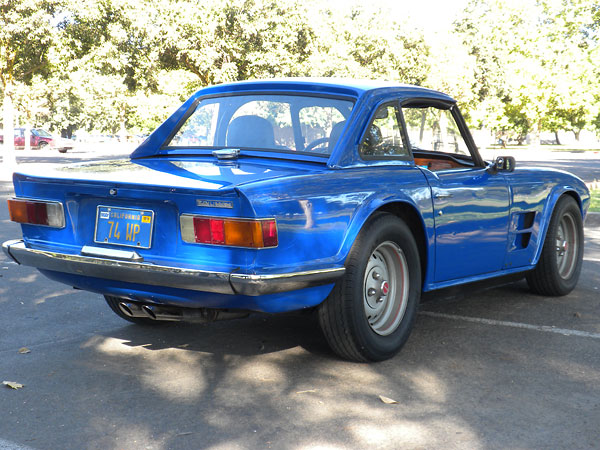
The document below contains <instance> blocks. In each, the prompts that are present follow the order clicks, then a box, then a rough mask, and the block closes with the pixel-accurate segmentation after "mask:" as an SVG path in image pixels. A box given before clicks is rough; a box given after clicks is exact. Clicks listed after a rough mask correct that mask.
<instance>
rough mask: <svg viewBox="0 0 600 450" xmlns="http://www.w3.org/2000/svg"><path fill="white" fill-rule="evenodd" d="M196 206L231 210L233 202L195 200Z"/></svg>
mask: <svg viewBox="0 0 600 450" xmlns="http://www.w3.org/2000/svg"><path fill="white" fill-rule="evenodd" d="M196 206H200V207H203V208H225V209H233V202H229V201H226V200H203V199H201V198H198V199H196Z"/></svg>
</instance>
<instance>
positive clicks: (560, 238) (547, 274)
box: [527, 196, 583, 296]
mask: <svg viewBox="0 0 600 450" xmlns="http://www.w3.org/2000/svg"><path fill="white" fill-rule="evenodd" d="M582 261H583V221H582V219H581V212H580V211H579V207H578V205H577V202H576V201H575V200H574V199H573V198H572V197H569V196H563V197H561V198H560V199H559V200H558V202H557V203H556V206H555V208H554V212H553V214H552V219H551V220H550V225H549V226H548V231H547V232H546V239H545V241H544V247H543V249H542V254H541V256H540V260H539V261H538V263H537V265H536V267H535V269H534V270H532V271H531V272H529V273H528V274H527V283H528V284H529V287H530V289H531V290H532V291H533V292H535V293H536V294H540V295H552V296H559V295H566V294H568V293H569V292H571V291H572V290H573V289H574V288H575V285H576V284H577V281H578V280H579V274H580V273H581V264H582Z"/></svg>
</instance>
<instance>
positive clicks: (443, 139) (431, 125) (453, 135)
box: [402, 107, 471, 156]
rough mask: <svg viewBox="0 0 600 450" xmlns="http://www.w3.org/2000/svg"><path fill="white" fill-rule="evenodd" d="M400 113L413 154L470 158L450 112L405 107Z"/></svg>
mask: <svg viewBox="0 0 600 450" xmlns="http://www.w3.org/2000/svg"><path fill="white" fill-rule="evenodd" d="M402 113H403V114H404V122H405V123H406V128H407V132H408V137H409V139H410V144H411V146H412V149H413V152H414V151H419V150H428V151H435V152H442V153H450V154H459V155H465V156H471V153H470V152H469V148H468V147H467V144H466V143H465V141H464V139H463V137H462V135H461V134H460V130H459V129H458V126H457V125H456V122H455V120H454V117H452V113H451V112H450V110H447V109H438V108H434V107H425V108H412V107H405V108H402Z"/></svg>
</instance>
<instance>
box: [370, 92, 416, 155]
mask: <svg viewBox="0 0 600 450" xmlns="http://www.w3.org/2000/svg"><path fill="white" fill-rule="evenodd" d="M398 118H399V111H398V107H397V106H396V104H395V103H386V104H385V105H381V106H380V107H379V108H377V111H375V115H374V117H373V120H372V121H371V124H370V125H369V127H368V128H367V132H366V133H365V135H364V136H363V139H362V142H361V143H360V147H359V152H360V154H361V156H366V157H378V156H382V157H385V156H392V157H399V156H400V157H402V156H409V153H408V151H407V149H406V148H405V147H404V143H403V142H402V128H401V122H400V121H399V120H398Z"/></svg>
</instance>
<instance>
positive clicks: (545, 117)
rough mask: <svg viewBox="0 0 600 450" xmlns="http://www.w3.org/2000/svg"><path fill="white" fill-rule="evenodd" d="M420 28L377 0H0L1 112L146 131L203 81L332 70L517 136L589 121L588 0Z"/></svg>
mask: <svg viewBox="0 0 600 450" xmlns="http://www.w3.org/2000/svg"><path fill="white" fill-rule="evenodd" d="M429 31H430V30H427V32H426V31H425V30H420V29H418V28H416V27H415V26H414V25H412V23H411V21H410V18H408V17H402V16H399V15H398V14H397V13H394V12H393V11H391V10H389V9H386V8H385V7H382V6H381V4H375V5H372V6H365V5H360V4H358V3H356V4H348V5H347V6H346V7H344V8H343V9H341V8H333V7H332V6H330V4H329V3H327V2H317V1H316V0H309V1H301V0H213V1H210V2H197V1H192V0H135V1H134V0H89V1H86V2H76V1H74V0H53V1H51V0H0V90H1V91H2V103H3V106H4V110H5V114H4V116H5V117H4V121H3V122H4V123H10V121H12V118H11V113H10V112H7V109H11V108H13V109H14V110H15V111H16V116H17V118H18V121H19V122H20V123H24V122H27V123H30V124H31V125H35V126H44V127H48V128H50V129H51V130H52V131H57V132H62V133H63V134H66V135H69V134H70V133H71V132H73V131H75V130H96V131H98V132H105V133H113V134H114V133H124V132H127V133H147V132H149V131H151V130H152V129H153V128H155V127H156V126H157V125H158V124H159V123H160V122H161V121H162V120H164V119H165V118H166V117H167V115H168V113H169V112H170V111H172V110H173V108H175V107H176V106H178V104H179V103H180V102H181V101H182V100H183V99H185V98H186V97H187V96H189V95H190V94H191V93H192V92H193V91H195V90H196V89H198V88H201V87H204V86H207V85H211V84H216V83H222V82H227V81H235V80H245V79H256V78H270V77H287V76H342V77H352V78H376V79H387V80H393V81H399V82H403V83H411V84H417V85H424V86H428V87H431V88H434V89H440V90H443V91H445V92H448V93H450V94H451V95H454V96H455V97H456V98H457V99H458V100H459V101H460V106H461V109H462V110H463V113H464V114H465V116H466V117H467V119H468V121H469V122H470V123H471V125H472V126H475V127H486V128H488V129H492V130H495V131H496V132H497V133H499V134H506V135H509V136H511V137H513V138H515V139H518V140H522V139H524V137H525V135H526V134H528V133H534V134H535V133H540V132H541V131H550V132H555V133H556V132H558V131H561V130H562V131H572V132H573V133H574V135H575V136H577V137H578V136H579V133H580V132H581V131H582V130H583V129H590V130H597V131H600V109H599V108H598V106H597V105H598V103H599V100H600V83H599V81H598V80H599V79H600V51H599V45H598V44H599V43H598V41H599V39H600V6H598V4H597V2H595V1H594V0H539V1H536V2H522V1H517V0H471V1H470V2H469V3H468V5H467V7H466V9H465V11H464V12H463V13H462V15H461V16H460V17H459V18H458V19H457V20H456V22H455V23H454V26H453V29H452V32H451V33H450V34H448V35H447V36H444V37H443V38H442V39H439V38H438V39H433V38H432V35H431V33H430V32H429ZM5 128H6V127H5ZM9 128H12V126H9ZM5 142H6V140H5ZM5 145H6V144H5Z"/></svg>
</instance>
